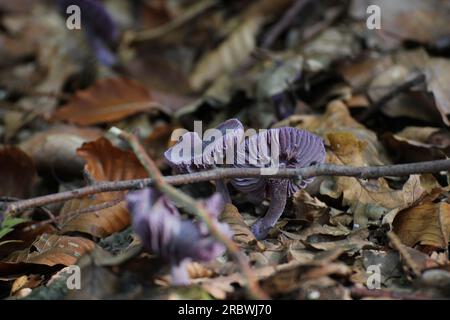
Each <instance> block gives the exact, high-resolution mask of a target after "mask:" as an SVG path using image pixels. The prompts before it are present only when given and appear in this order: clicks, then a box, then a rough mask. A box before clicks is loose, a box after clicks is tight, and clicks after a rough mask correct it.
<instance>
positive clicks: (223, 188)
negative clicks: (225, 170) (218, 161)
mask: <svg viewBox="0 0 450 320" xmlns="http://www.w3.org/2000/svg"><path fill="white" fill-rule="evenodd" d="M216 191H217V192H220V194H221V195H222V198H223V201H225V203H231V197H230V192H228V188H227V185H226V183H225V181H224V180H222V179H218V180H216Z"/></svg>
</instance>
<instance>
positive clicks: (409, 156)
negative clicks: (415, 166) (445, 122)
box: [383, 127, 450, 163]
mask: <svg viewBox="0 0 450 320" xmlns="http://www.w3.org/2000/svg"><path fill="white" fill-rule="evenodd" d="M383 140H384V144H385V145H386V147H387V148H388V150H390V151H391V153H392V154H393V155H394V156H396V159H395V160H397V161H398V162H405V163H408V162H419V161H430V160H436V159H444V158H445V157H446V156H447V155H448V154H450V148H449V147H450V135H449V134H448V133H447V132H445V131H444V130H441V129H440V128H435V127H406V128H405V129H403V130H402V131H401V132H398V133H396V134H390V133H387V134H385V135H384V136H383Z"/></svg>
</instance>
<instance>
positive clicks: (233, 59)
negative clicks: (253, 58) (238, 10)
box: [189, 15, 264, 90]
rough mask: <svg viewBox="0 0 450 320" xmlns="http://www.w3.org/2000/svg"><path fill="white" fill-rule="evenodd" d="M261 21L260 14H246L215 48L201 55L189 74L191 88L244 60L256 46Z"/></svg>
mask: <svg viewBox="0 0 450 320" xmlns="http://www.w3.org/2000/svg"><path fill="white" fill-rule="evenodd" d="M263 21H264V19H263V18H262V17H260V16H253V15H252V16H248V17H247V18H246V19H245V20H244V21H243V22H241V23H240V24H239V26H238V27H237V28H236V29H235V30H234V31H233V32H232V33H231V34H230V35H229V36H228V38H227V39H226V40H225V41H224V42H223V43H222V44H221V45H220V46H219V47H218V48H217V49H215V50H213V51H212V52H208V53H206V54H205V55H204V56H203V57H201V58H200V60H199V61H198V63H197V65H196V66H195V69H194V71H193V73H192V75H191V76H190V80H189V82H190V83H191V86H192V88H194V89H195V90H199V89H201V88H202V87H203V86H204V85H205V84H207V83H208V82H210V81H212V80H214V79H216V78H218V77H219V76H220V75H221V74H223V73H224V72H231V71H233V70H235V69H236V68H237V67H239V66H240V65H241V64H242V63H243V62H245V60H247V58H248V57H249V56H250V53H251V52H252V51H253V50H254V49H255V48H256V35H257V33H258V31H259V29H260V27H261V26H262V23H263Z"/></svg>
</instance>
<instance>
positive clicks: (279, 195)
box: [252, 179, 288, 240]
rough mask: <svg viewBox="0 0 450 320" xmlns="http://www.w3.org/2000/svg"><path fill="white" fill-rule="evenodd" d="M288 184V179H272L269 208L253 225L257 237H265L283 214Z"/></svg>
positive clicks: (259, 238)
mask: <svg viewBox="0 0 450 320" xmlns="http://www.w3.org/2000/svg"><path fill="white" fill-rule="evenodd" d="M287 186H288V180H287V179H282V180H272V182H271V184H270V189H269V192H270V198H271V201H270V206H269V209H268V210H267V213H266V215H265V216H264V217H262V218H260V219H259V220H258V221H256V222H255V223H254V224H253V226H252V232H253V234H254V235H255V237H256V239H258V240H261V239H264V238H265V237H266V236H267V234H268V233H269V231H270V229H271V228H272V227H273V226H274V225H275V223H277V221H278V219H279V218H280V216H281V215H282V214H283V211H284V208H285V207H286V202H287Z"/></svg>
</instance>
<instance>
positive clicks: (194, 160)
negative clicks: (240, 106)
mask: <svg viewBox="0 0 450 320" xmlns="http://www.w3.org/2000/svg"><path fill="white" fill-rule="evenodd" d="M215 129H216V130H212V131H209V133H210V134H208V135H206V136H205V137H204V140H203V141H202V140H201V139H200V137H199V135H198V134H197V133H196V132H187V133H185V134H184V135H183V136H181V138H180V140H179V141H178V142H177V143H176V144H175V145H174V146H172V147H171V148H170V149H168V150H167V151H166V152H165V153H164V157H165V158H166V160H167V162H168V163H169V165H170V166H171V167H172V168H173V169H174V170H175V171H176V172H178V173H191V172H197V171H201V170H206V169H211V168H213V167H215V166H221V165H226V163H227V157H228V155H229V154H230V153H231V152H233V153H234V154H236V153H237V150H238V146H239V145H240V144H241V143H242V141H243V139H244V126H243V125H242V123H241V122H240V121H239V120H237V119H230V120H227V121H225V122H223V123H221V124H219V125H218V126H217V127H216V128H215ZM233 163H234V161H233V162H232V163H230V164H233Z"/></svg>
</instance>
